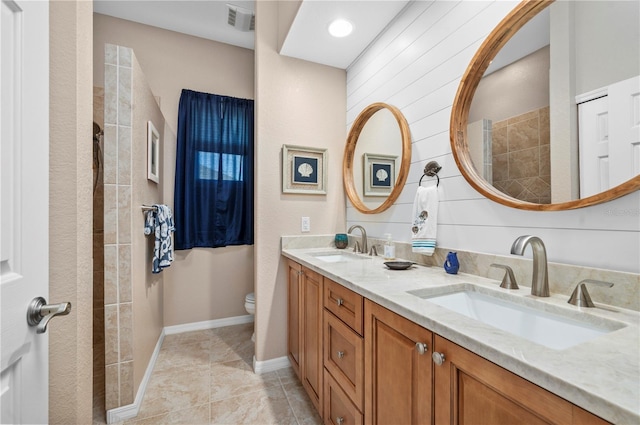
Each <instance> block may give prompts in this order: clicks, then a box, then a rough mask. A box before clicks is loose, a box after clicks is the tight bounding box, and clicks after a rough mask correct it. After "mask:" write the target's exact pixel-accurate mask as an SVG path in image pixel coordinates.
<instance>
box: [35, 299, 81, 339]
mask: <svg viewBox="0 0 640 425" xmlns="http://www.w3.org/2000/svg"><path fill="white" fill-rule="evenodd" d="M70 312H71V303H69V302H66V303H60V304H47V300H45V299H44V298H42V297H36V298H34V299H33V300H31V303H30V304H29V308H28V309H27V323H28V324H29V326H36V333H39V334H42V333H45V332H46V331H47V325H48V324H49V321H50V320H51V319H53V318H54V317H56V316H66V315H67V314H69V313H70Z"/></svg>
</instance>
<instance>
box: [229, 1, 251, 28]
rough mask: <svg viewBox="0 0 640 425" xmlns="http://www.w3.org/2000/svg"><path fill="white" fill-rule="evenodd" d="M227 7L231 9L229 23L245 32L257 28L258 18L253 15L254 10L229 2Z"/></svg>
mask: <svg viewBox="0 0 640 425" xmlns="http://www.w3.org/2000/svg"><path fill="white" fill-rule="evenodd" d="M227 8H228V9H229V17H228V19H227V23H228V24H229V25H231V26H232V27H234V28H235V29H237V30H240V31H244V32H247V31H253V30H255V22H256V18H255V16H254V15H253V11H251V10H248V9H243V8H241V7H238V6H234V5H231V4H228V5H227Z"/></svg>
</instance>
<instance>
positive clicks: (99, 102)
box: [93, 87, 105, 421]
mask: <svg viewBox="0 0 640 425" xmlns="http://www.w3.org/2000/svg"><path fill="white" fill-rule="evenodd" d="M93 121H94V122H95V123H96V124H98V125H99V126H100V128H104V88H102V87H94V88H93ZM99 146H100V150H101V151H103V150H104V142H103V141H101V142H100V145H99ZM93 172H94V179H97V181H96V182H95V189H94V191H93V412H94V413H93V416H94V421H95V420H96V419H98V418H103V417H104V411H105V405H104V394H105V393H104V187H103V184H104V179H103V175H104V158H103V156H102V155H101V154H100V152H97V151H95V150H94V162H93Z"/></svg>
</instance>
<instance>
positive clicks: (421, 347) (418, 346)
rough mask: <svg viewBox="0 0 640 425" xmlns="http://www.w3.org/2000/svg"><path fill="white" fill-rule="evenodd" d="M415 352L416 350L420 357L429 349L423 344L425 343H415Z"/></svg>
mask: <svg viewBox="0 0 640 425" xmlns="http://www.w3.org/2000/svg"><path fill="white" fill-rule="evenodd" d="M416 350H418V354H420V355H422V354H424V353H426V352H427V351H429V348H428V347H427V344H425V343H422V342H416Z"/></svg>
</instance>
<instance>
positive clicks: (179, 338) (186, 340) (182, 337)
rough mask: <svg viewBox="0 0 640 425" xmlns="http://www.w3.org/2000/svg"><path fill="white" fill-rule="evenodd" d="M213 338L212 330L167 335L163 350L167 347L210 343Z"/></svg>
mask: <svg viewBox="0 0 640 425" xmlns="http://www.w3.org/2000/svg"><path fill="white" fill-rule="evenodd" d="M212 336H213V332H212V330H211V329H205V330H201V331H192V332H183V333H179V334H172V335H166V336H165V337H164V340H163V341H162V349H163V350H164V349H165V348H166V347H170V346H173V345H180V344H190V343H197V342H202V341H210V340H211V337H212Z"/></svg>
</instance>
